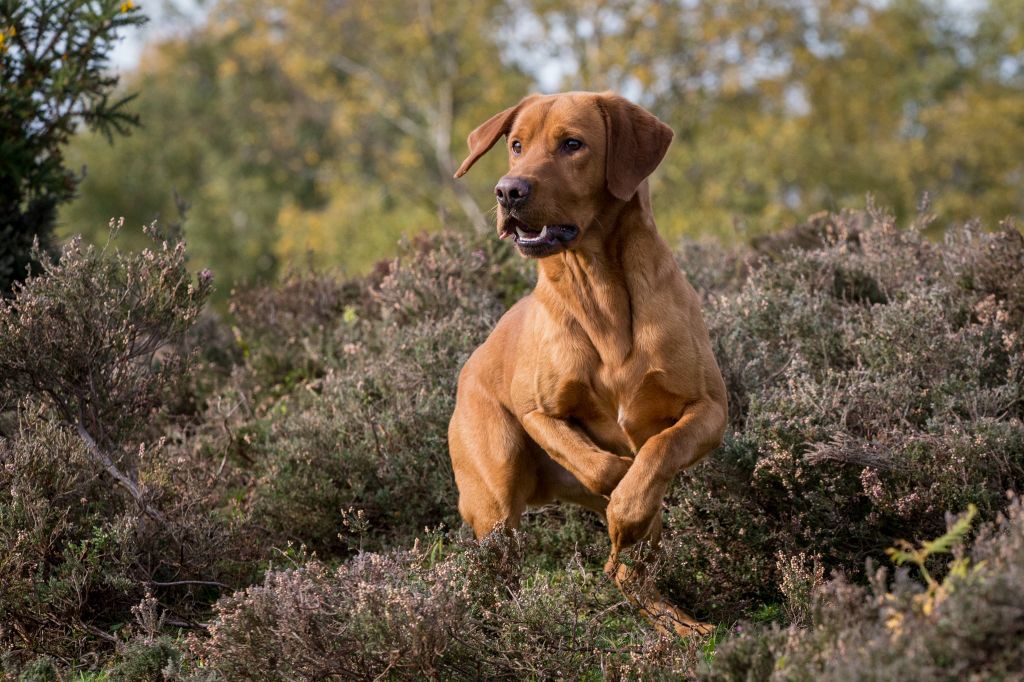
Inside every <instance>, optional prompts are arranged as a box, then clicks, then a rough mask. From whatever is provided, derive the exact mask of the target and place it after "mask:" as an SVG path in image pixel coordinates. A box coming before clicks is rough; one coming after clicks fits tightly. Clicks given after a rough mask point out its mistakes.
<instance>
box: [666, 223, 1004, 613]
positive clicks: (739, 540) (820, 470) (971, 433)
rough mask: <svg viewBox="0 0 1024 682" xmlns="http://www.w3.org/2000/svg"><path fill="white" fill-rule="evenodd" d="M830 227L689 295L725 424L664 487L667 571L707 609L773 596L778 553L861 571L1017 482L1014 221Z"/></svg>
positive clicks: (991, 501) (728, 609)
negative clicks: (669, 487)
mask: <svg viewBox="0 0 1024 682" xmlns="http://www.w3.org/2000/svg"><path fill="white" fill-rule="evenodd" d="M848 222H850V223H852V225H848V224H847V223H848ZM834 227H835V230H836V232H835V233H834V234H835V236H834V237H833V238H832V239H831V240H830V241H829V242H828V243H827V245H826V246H824V247H821V248H816V249H813V250H810V251H799V250H788V251H784V252H783V254H782V255H780V256H778V259H777V260H768V261H765V260H763V259H762V260H761V261H760V263H757V262H754V263H753V267H752V268H751V271H750V274H749V276H748V278H747V279H746V281H745V282H744V283H743V285H742V287H740V288H739V290H738V291H737V292H736V293H735V294H733V293H730V292H728V291H726V292H725V293H724V294H720V295H715V294H714V293H712V294H711V295H710V296H709V297H708V303H707V304H706V306H705V310H704V312H705V316H706V318H707V320H708V324H709V327H710V332H711V336H712V339H713V342H714V343H715V344H716V352H717V356H718V358H719V362H720V363H721V365H722V369H723V372H724V374H725V376H726V379H727V383H728V387H729V392H730V396H731V405H730V413H731V418H732V430H731V433H730V434H729V435H728V437H727V439H726V442H725V445H724V446H723V447H722V448H721V449H720V450H719V451H718V452H716V453H714V454H712V455H711V457H710V458H709V459H708V461H707V462H706V463H704V464H703V465H701V466H699V467H697V468H695V469H694V470H692V471H690V472H687V473H686V474H685V475H683V476H682V477H680V479H679V481H678V484H677V485H676V486H675V488H674V492H673V493H672V495H671V499H670V501H669V506H668V514H667V526H668V527H669V529H670V531H671V532H670V533H669V534H668V539H667V547H668V552H669V554H670V556H671V557H672V558H673V561H674V564H673V566H674V567H673V569H672V570H671V571H670V575H669V576H667V580H668V588H669V592H671V593H673V594H675V596H676V597H678V598H679V599H681V600H682V601H683V602H684V603H687V604H692V605H694V607H695V608H696V609H697V610H698V612H699V613H701V614H702V615H704V616H706V617H710V618H712V619H714V620H718V621H726V622H728V621H732V620H735V619H737V618H740V617H742V615H743V614H744V613H746V612H749V610H751V609H754V608H757V607H759V606H765V605H772V604H779V603H781V602H782V600H783V595H782V594H781V592H780V588H779V585H780V584H782V582H783V580H782V577H783V576H782V575H781V573H780V569H779V564H780V561H779V557H780V556H781V557H782V560H781V563H782V564H790V563H792V561H793V560H794V558H796V557H799V556H801V555H803V556H804V563H813V561H815V560H816V561H818V562H820V563H821V564H822V565H823V567H824V569H825V571H826V573H829V572H831V571H832V570H836V569H839V570H844V571H847V572H849V573H850V575H851V576H857V575H858V574H860V571H861V567H863V565H864V558H865V557H866V556H869V555H874V556H876V557H879V556H880V552H881V550H882V549H883V548H884V547H886V546H887V545H888V544H891V541H892V539H893V538H894V537H912V536H914V535H920V534H935V533H937V532H939V531H940V530H941V528H942V518H943V512H945V511H955V510H959V509H963V508H965V507H966V506H967V505H968V504H972V503H973V504H975V505H977V506H978V507H979V509H981V510H982V512H983V514H984V515H985V517H986V518H992V517H994V515H995V514H996V512H997V511H998V510H999V509H1000V508H1001V507H1002V495H1003V492H1004V491H1005V490H1007V489H1008V488H1013V487H1017V486H1019V485H1020V482H1021V480H1022V478H1024V428H1022V423H1021V419H1022V418H1024V403H1022V396H1024V393H1022V391H1024V353H1022V350H1024V347H1022V345H1021V331H1022V318H1021V315H1020V314H1019V312H1018V311H1019V307H1020V304H1021V301H1020V300H1019V298H1018V296H1019V292H1020V291H1021V289H1020V285H1019V282H1018V280H1019V279H1020V274H1019V272H1020V269H1019V267H1018V265H1019V264H1020V263H1022V262H1024V260H1022V259H1024V244H1022V240H1021V239H1020V233H1018V232H1016V231H1013V230H1011V229H1009V228H1007V229H1006V230H1004V231H1003V232H999V233H993V234H985V233H981V232H979V231H977V230H976V229H973V228H971V227H968V228H965V229H964V230H963V231H959V232H954V233H952V234H951V235H950V236H949V237H948V238H947V240H946V242H945V243H942V244H936V243H932V242H930V241H928V240H927V239H925V238H924V237H923V236H922V235H921V233H920V232H919V231H917V230H914V229H912V230H910V231H903V230H897V229H895V227H894V225H893V223H892V219H891V218H889V217H886V216H882V215H875V216H873V219H872V221H870V222H865V221H863V220H860V219H854V217H852V216H851V217H837V218H835V220H834ZM854 229H856V233H857V239H856V241H854V240H851V239H849V238H848V235H849V234H850V233H851V232H853V230H854ZM990 271H991V272H1000V273H1003V275H1005V277H1002V278H1000V279H999V280H992V279H986V278H984V277H980V276H978V275H977V274H975V273H978V272H990Z"/></svg>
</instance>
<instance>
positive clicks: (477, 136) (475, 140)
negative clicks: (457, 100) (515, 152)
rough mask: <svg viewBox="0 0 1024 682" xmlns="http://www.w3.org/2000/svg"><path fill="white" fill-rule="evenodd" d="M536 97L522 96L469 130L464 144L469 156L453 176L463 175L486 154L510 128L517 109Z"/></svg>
mask: <svg viewBox="0 0 1024 682" xmlns="http://www.w3.org/2000/svg"><path fill="white" fill-rule="evenodd" d="M537 97H538V95H530V96H529V97H526V98H524V99H523V100H522V101H520V102H519V104H517V105H515V106H514V107H509V108H508V109H506V110H505V111H502V112H500V113H497V114H495V115H494V116H491V117H490V118H489V119H487V120H486V121H484V122H483V123H482V124H480V125H479V126H478V127H477V129H476V130H474V131H473V132H471V133H470V134H469V138H468V139H467V140H466V144H468V145H469V156H467V157H466V160H465V161H463V162H462V165H461V166H459V170H457V171H455V177H456V178H461V177H462V176H463V175H465V174H466V172H467V171H468V170H469V169H470V168H472V167H473V164H474V163H476V162H477V159H479V158H480V157H481V156H483V155H484V154H486V153H487V151H488V150H489V149H490V148H491V147H493V146H494V143H495V142H497V141H498V140H499V139H500V138H501V136H502V135H507V134H508V131H509V130H510V129H511V128H512V121H514V120H515V117H516V114H518V113H519V110H520V109H522V108H523V107H524V106H525V105H527V104H529V103H530V102H531V101H533V100H534V99H536V98H537Z"/></svg>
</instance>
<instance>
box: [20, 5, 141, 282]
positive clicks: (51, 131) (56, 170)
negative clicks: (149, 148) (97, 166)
mask: <svg viewBox="0 0 1024 682" xmlns="http://www.w3.org/2000/svg"><path fill="white" fill-rule="evenodd" d="M145 21H146V19H145V17H143V16H142V14H140V13H139V11H138V9H137V8H136V7H135V5H134V3H133V2H130V1H122V0H98V1H95V2H86V1H84V0H79V1H66V0H65V1H62V2H47V1H43V0H33V1H30V2H25V0H0V294H3V293H5V292H8V291H9V290H10V288H11V286H12V285H13V284H14V282H16V281H19V280H21V279H23V278H24V277H25V274H26V272H27V269H28V267H29V266H30V264H31V262H32V258H31V255H30V251H31V247H32V243H33V241H34V240H36V239H38V240H39V242H40V244H41V245H42V247H43V248H44V249H49V248H50V246H51V244H50V241H51V237H52V232H53V227H54V221H55V219H56V215H57V207H58V206H59V205H60V204H62V203H64V202H66V201H68V200H69V199H71V197H72V196H74V193H75V187H76V185H77V184H78V180H79V178H78V177H77V176H76V175H75V174H74V173H73V172H72V171H71V170H69V169H68V168H67V167H66V165H65V162H64V156H63V147H64V146H65V145H66V144H67V142H68V140H69V138H70V137H71V135H72V133H73V132H74V130H75V126H76V125H77V124H78V123H79V122H80V121H81V122H84V123H86V124H87V125H88V126H90V127H91V128H92V129H94V130H96V131H98V132H99V133H100V134H102V135H104V136H105V137H106V138H107V139H108V140H109V139H112V136H113V134H114V133H118V134H124V133H126V132H127V131H128V129H129V128H130V127H131V126H132V125H134V124H135V123H136V121H137V119H136V117H135V116H134V115H132V114H129V113H128V112H127V111H126V110H125V104H127V102H128V101H129V100H130V99H131V97H121V98H119V99H114V100H111V94H112V93H113V90H114V86H115V85H116V84H117V78H116V77H115V76H112V75H110V74H109V73H108V72H107V71H106V70H105V67H106V59H107V55H108V54H109V53H110V50H111V48H112V46H113V41H114V40H115V38H116V37H117V34H118V32H119V31H120V30H121V29H123V28H125V27H128V26H138V25H141V24H142V23H144V22H145ZM103 222H104V223H105V222H106V221H105V220H104V221H103Z"/></svg>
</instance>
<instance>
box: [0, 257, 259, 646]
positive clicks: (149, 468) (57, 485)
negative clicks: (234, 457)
mask: <svg viewBox="0 0 1024 682" xmlns="http://www.w3.org/2000/svg"><path fill="white" fill-rule="evenodd" d="M37 255H39V257H40V260H42V261H43V262H44V268H43V271H42V273H41V274H40V275H39V276H37V277H32V278H30V279H29V280H27V281H26V282H25V283H24V284H23V285H19V286H18V287H17V288H16V290H15V293H14V297H13V298H12V299H11V300H10V301H9V302H2V303H0V410H2V409H3V407H4V405H6V406H7V408H8V410H9V411H8V412H7V417H6V418H5V419H4V422H10V424H11V427H10V430H9V431H8V427H4V428H3V431H2V432H0V490H3V491H4V495H3V496H0V542H2V544H3V547H4V552H3V554H0V570H2V571H3V574H4V580H3V581H2V582H0V645H2V646H3V648H4V649H5V650H7V651H8V654H9V658H10V659H11V660H27V659H28V658H29V657H32V656H35V655H38V654H48V655H51V656H53V657H54V658H57V659H67V658H73V659H82V658H83V657H84V656H85V654H86V653H87V652H88V651H90V650H92V649H94V648H96V647H100V648H111V647H114V646H117V645H119V642H120V640H119V635H120V634H122V633H121V632H119V628H120V627H121V625H122V624H123V623H124V622H126V620H130V614H129V610H130V608H131V606H132V605H133V604H135V603H137V602H138V600H139V599H140V598H141V596H142V595H143V594H145V593H146V592H147V591H155V592H156V593H157V594H158V595H159V596H160V598H161V599H162V600H163V601H164V602H165V604H166V605H167V607H168V608H171V609H173V610H174V612H175V613H176V614H177V615H176V618H174V619H172V620H174V621H175V622H176V623H177V625H179V626H189V625H190V624H191V623H192V621H191V618H192V616H194V615H195V614H196V611H195V609H196V607H197V605H204V604H208V603H209V601H211V600H212V599H215V598H216V597H217V596H218V595H219V590H220V589H221V588H222V587H224V586H225V585H224V584H223V582H222V581H223V580H225V579H237V577H238V575H239V571H238V568H237V566H238V564H239V563H241V562H244V561H246V560H247V559H248V558H249V556H250V553H247V551H246V550H245V549H244V548H243V547H242V546H241V543H240V541H239V539H240V537H241V534H239V533H238V530H239V525H238V524H237V523H234V522H232V521H231V520H230V519H225V518H223V517H220V516H219V515H218V513H217V506H218V504H219V497H220V495H221V492H220V491H219V490H218V489H217V487H216V484H217V480H216V477H215V476H211V475H210V473H211V472H210V470H209V468H208V467H207V466H206V464H205V463H204V462H202V461H201V460H198V459H197V458H196V457H194V456H192V455H191V454H190V453H189V452H188V450H187V449H183V448H182V447H181V445H180V443H177V442H171V441H169V439H168V438H167V435H168V434H171V433H173V429H172V428H171V427H173V426H174V422H173V420H169V419H168V418H167V417H166V414H165V413H164V411H163V409H162V406H163V404H164V402H165V401H166V400H167V396H168V395H169V394H170V393H171V391H172V389H174V387H175V386H176V385H177V383H178V377H179V376H180V375H181V374H187V372H188V371H189V369H190V367H191V360H192V357H193V355H192V353H191V352H190V351H189V350H188V349H184V348H181V347H180V345H179V344H180V342H181V341H182V339H183V338H184V336H185V333H186V331H187V330H188V329H189V327H190V325H191V324H192V323H193V321H194V320H195V319H196V317H197V316H198V314H199V311H200V310H201V307H202V304H203V301H204V299H205V296H206V294H207V292H208V291H209V287H210V282H209V277H207V276H201V277H200V281H198V282H196V281H195V280H194V279H193V278H192V276H191V275H190V274H189V273H188V271H187V269H186V268H185V259H184V246H183V245H173V244H168V243H166V242H164V243H161V244H159V245H158V246H157V248H156V249H155V250H146V251H143V252H142V253H140V254H134V255H126V254H119V253H112V252H106V251H103V252H101V251H97V250H95V249H93V248H91V247H88V248H83V247H81V246H80V244H79V243H78V242H72V243H71V244H70V245H69V246H68V247H67V248H66V249H65V250H64V252H63V254H62V256H61V258H60V260H59V261H57V262H54V263H49V262H47V261H46V259H45V257H44V256H43V255H42V254H41V253H38V254H37ZM245 570H247V569H243V571H242V572H243V573H244V572H245Z"/></svg>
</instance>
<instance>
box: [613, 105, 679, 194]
mask: <svg viewBox="0 0 1024 682" xmlns="http://www.w3.org/2000/svg"><path fill="white" fill-rule="evenodd" d="M597 102H598V105H599V106H600V107H601V114H602V115H603V116H604V127H605V135H606V136H607V145H606V148H605V149H606V151H605V153H606V155H607V157H606V159H607V160H606V162H605V177H606V184H607V186H608V191H609V192H611V193H612V195H613V196H614V197H615V198H616V199H621V200H622V201H629V200H630V199H632V198H633V195H634V194H636V190H637V187H639V186H640V183H641V182H643V181H644V178H646V177H647V176H648V175H650V174H651V173H652V172H653V171H654V169H655V168H657V167H658V164H659V163H661V160H662V159H663V158H665V152H667V151H668V146H669V144H670V143H671V142H672V129H671V128H669V127H668V126H667V125H665V124H664V123H662V122H661V121H659V120H658V118H657V117H656V116H655V115H654V114H652V113H651V112H649V111H647V110H646V109H644V108H643V107H640V106H637V105H636V104H633V103H632V102H630V101H629V100H627V99H625V98H624V97H619V96H618V95H614V94H612V93H604V94H602V95H601V96H600V97H599V98H598V100H597Z"/></svg>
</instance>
